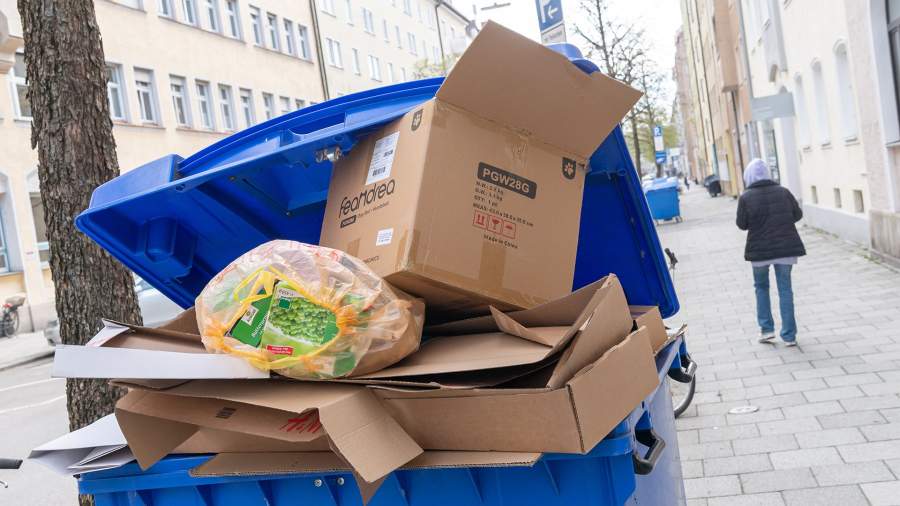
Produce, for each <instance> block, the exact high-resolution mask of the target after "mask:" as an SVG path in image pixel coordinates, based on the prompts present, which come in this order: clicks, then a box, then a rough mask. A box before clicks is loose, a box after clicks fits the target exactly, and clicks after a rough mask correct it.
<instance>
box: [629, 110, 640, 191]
mask: <svg viewBox="0 0 900 506" xmlns="http://www.w3.org/2000/svg"><path fill="white" fill-rule="evenodd" d="M628 119H629V121H631V141H632V144H634V168H635V170H637V173H638V177H640V176H642V175H643V174H642V173H641V139H640V135H639V132H638V129H639V128H640V126H639V125H638V118H637V110H636V108H634V107H632V108H631V112H629V113H628Z"/></svg>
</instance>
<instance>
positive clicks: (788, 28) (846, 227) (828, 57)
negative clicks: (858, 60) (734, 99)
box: [743, 0, 870, 244]
mask: <svg viewBox="0 0 900 506" xmlns="http://www.w3.org/2000/svg"><path fill="white" fill-rule="evenodd" d="M842 7H843V6H842V5H839V4H837V3H830V2H829V3H827V4H822V2H819V1H816V0H787V1H782V0H743V21H744V34H745V40H746V41H747V52H748V60H749V66H750V74H751V76H752V80H753V93H754V98H755V99H756V104H757V106H756V107H754V109H755V110H754V115H755V116H763V117H761V118H758V119H760V121H758V125H759V132H758V134H759V138H760V144H761V151H762V153H763V154H764V155H765V158H766V159H767V161H769V163H770V165H772V166H773V167H777V168H778V172H779V174H780V177H781V181H782V184H784V185H785V186H786V187H788V188H789V189H791V191H792V192H793V193H794V194H795V196H796V197H797V198H798V199H800V200H801V201H802V203H803V209H804V216H805V220H806V223H807V224H810V225H812V226H814V227H817V228H820V229H823V230H826V231H828V232H831V233H834V234H836V235H838V236H840V237H843V238H845V239H849V240H852V241H855V242H859V243H862V244H868V243H869V225H868V215H867V213H866V211H867V209H868V205H869V202H870V199H869V185H868V182H867V170H866V160H865V156H864V151H863V150H864V146H863V140H862V138H861V136H860V121H859V115H858V113H857V111H858V106H857V103H856V93H855V91H854V83H853V77H852V72H851V67H852V65H853V60H854V56H855V55H854V54H853V50H852V49H851V48H850V45H849V44H848V35H847V34H848V26H847V20H846V18H845V16H843V12H842V10H843V9H842ZM761 98H762V99H763V100H766V99H769V100H770V103H769V104H768V105H771V104H776V106H777V105H781V106H785V107H783V109H782V110H781V111H776V112H775V113H774V116H776V117H775V118H771V117H768V116H767V115H765V114H764V113H761V111H760V107H759V105H758V104H760V99H761ZM779 98H786V99H788V100H785V101H782V100H778V99H779ZM791 105H792V107H791ZM791 109H792V111H791Z"/></svg>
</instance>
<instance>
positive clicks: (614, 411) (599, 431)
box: [568, 328, 659, 450]
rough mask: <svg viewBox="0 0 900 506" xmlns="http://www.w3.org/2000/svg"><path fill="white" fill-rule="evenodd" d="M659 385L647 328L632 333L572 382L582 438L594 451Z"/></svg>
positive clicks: (584, 443)
mask: <svg viewBox="0 0 900 506" xmlns="http://www.w3.org/2000/svg"><path fill="white" fill-rule="evenodd" d="M657 385H659V376H658V375H657V372H656V362H655V361H654V360H653V350H652V349H651V347H650V338H649V335H648V333H647V331H646V329H644V328H641V329H639V330H638V331H636V332H633V333H631V335H629V336H628V337H627V338H626V339H625V340H624V341H622V342H621V343H619V344H618V345H616V346H614V347H613V348H612V349H610V350H609V351H607V352H606V353H605V354H604V355H603V357H602V358H601V359H600V360H598V361H596V362H594V363H593V364H591V365H589V366H588V367H586V368H584V369H583V370H582V371H580V372H579V373H578V374H576V375H575V377H574V378H573V379H572V380H571V381H569V383H568V387H569V389H570V391H571V392H572V397H573V399H574V404H575V409H576V411H577V416H578V423H579V426H580V427H581V438H582V443H583V445H584V448H585V450H590V449H591V448H593V447H594V445H596V444H597V443H599V442H600V440H601V439H603V438H604V437H606V435H607V434H609V431H610V430H612V429H613V428H614V427H615V426H616V425H618V423H619V422H621V421H622V420H623V419H624V418H625V417H626V416H628V413H630V412H631V410H633V409H634V408H635V406H636V405H637V403H639V402H640V401H641V400H643V399H644V398H645V397H647V396H648V395H650V394H651V393H652V392H653V390H654V389H655V388H656V387H657Z"/></svg>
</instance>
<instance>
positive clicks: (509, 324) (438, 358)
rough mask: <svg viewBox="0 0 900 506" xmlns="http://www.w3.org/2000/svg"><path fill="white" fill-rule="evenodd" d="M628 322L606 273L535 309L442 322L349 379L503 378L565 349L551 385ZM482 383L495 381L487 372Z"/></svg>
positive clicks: (617, 287) (618, 289)
mask: <svg viewBox="0 0 900 506" xmlns="http://www.w3.org/2000/svg"><path fill="white" fill-rule="evenodd" d="M534 324H537V325H534ZM541 324H551V325H552V326H550V325H541ZM631 326H632V321H631V317H630V315H629V312H628V305H627V302H626V300H625V292H624V291H623V290H622V285H621V284H620V283H619V280H618V278H616V277H615V276H614V275H610V276H607V277H605V278H603V279H601V280H599V281H597V282H595V283H592V284H590V285H588V286H586V287H584V288H582V289H581V290H578V291H576V292H574V293H572V294H571V295H569V296H567V297H563V298H561V299H558V300H555V301H552V302H548V303H546V304H543V305H541V306H538V307H536V308H534V309H530V310H525V311H516V312H513V313H508V314H506V313H502V312H500V311H497V310H496V309H494V308H491V315H489V316H484V317H478V318H472V319H467V320H462V321H459V322H453V323H450V324H445V325H441V326H440V328H443V329H444V330H443V331H441V330H440V329H439V331H438V337H433V338H430V339H427V340H426V341H425V342H424V343H423V344H422V346H421V347H420V348H419V351H417V352H416V353H414V354H412V355H410V356H409V357H407V358H405V359H404V360H402V361H400V362H398V363H397V364H395V365H393V366H391V367H388V368H387V369H383V370H381V371H377V372H374V373H371V374H367V375H364V376H359V377H356V378H354V379H355V380H357V381H358V382H364V383H370V384H378V382H371V381H368V380H375V379H379V380H386V379H391V378H394V379H399V378H403V379H404V381H405V383H406V384H415V377H426V378H427V377H433V376H435V375H440V374H445V373H457V372H474V371H485V374H486V375H487V376H490V375H491V371H493V372H494V374H496V375H497V376H498V378H502V379H507V380H508V379H512V378H511V377H509V374H508V373H509V369H508V368H511V367H516V366H526V365H534V366H535V367H534V368H531V369H530V370H528V369H527V368H526V369H525V370H523V371H522V373H520V374H519V375H521V374H524V373H526V372H530V371H533V370H534V369H535V368H538V367H540V366H541V365H543V361H545V360H547V359H549V358H551V357H552V356H554V355H555V354H557V353H558V352H559V351H560V350H563V349H565V352H564V353H563V354H562V356H561V357H560V358H559V363H558V365H557V368H558V371H557V372H556V373H555V375H554V379H553V381H551V386H559V385H560V384H561V383H562V382H564V381H565V379H567V377H566V375H568V376H569V377H571V375H572V374H574V373H575V371H577V370H578V369H580V368H582V367H584V366H585V365H587V364H588V363H590V361H592V360H594V359H596V358H597V357H598V356H600V354H601V353H602V351H601V350H605V349H608V348H609V347H610V346H612V344H615V343H617V342H618V341H620V340H621V339H622V338H623V337H624V336H625V335H627V334H628V331H629V330H630V328H631ZM447 329H449V330H447ZM448 332H452V333H456V334H460V335H448V334H447V333H448ZM470 332H474V333H470ZM438 383H439V381H438ZM482 384H483V385H485V386H490V385H491V384H494V385H496V384H499V382H498V381H494V382H493V383H492V382H491V381H490V378H488V377H486V378H485V379H484V380H483V381H482Z"/></svg>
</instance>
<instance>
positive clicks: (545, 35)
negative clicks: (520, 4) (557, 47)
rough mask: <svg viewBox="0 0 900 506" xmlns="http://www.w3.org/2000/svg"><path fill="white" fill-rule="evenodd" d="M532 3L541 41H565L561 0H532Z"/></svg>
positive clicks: (543, 42) (550, 42) (545, 42)
mask: <svg viewBox="0 0 900 506" xmlns="http://www.w3.org/2000/svg"><path fill="white" fill-rule="evenodd" d="M534 4H535V6H536V7H537V15H538V26H539V27H540V29H541V43H542V44H556V43H560V42H565V41H566V25H565V23H563V12H562V0H534Z"/></svg>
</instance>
